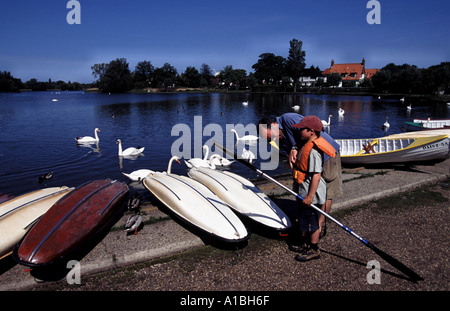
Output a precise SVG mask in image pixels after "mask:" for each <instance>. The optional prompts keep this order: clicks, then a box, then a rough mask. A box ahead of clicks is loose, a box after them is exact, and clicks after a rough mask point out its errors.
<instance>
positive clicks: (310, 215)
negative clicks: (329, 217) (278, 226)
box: [298, 204, 319, 232]
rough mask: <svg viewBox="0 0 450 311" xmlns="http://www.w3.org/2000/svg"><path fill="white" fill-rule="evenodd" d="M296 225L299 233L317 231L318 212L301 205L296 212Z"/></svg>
mask: <svg viewBox="0 0 450 311" xmlns="http://www.w3.org/2000/svg"><path fill="white" fill-rule="evenodd" d="M298 225H299V230H300V231H304V232H314V231H316V230H317V229H319V212H317V211H316V210H315V209H313V208H312V207H308V206H306V205H304V204H301V206H300V208H299V210H298Z"/></svg>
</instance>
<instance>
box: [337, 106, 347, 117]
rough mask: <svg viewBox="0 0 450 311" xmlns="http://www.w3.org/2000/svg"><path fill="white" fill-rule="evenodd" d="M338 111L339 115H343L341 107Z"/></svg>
mask: <svg viewBox="0 0 450 311" xmlns="http://www.w3.org/2000/svg"><path fill="white" fill-rule="evenodd" d="M338 113H339V115H340V116H343V115H344V113H345V110H344V109H342V108H339V111H338Z"/></svg>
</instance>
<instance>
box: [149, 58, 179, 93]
mask: <svg viewBox="0 0 450 311" xmlns="http://www.w3.org/2000/svg"><path fill="white" fill-rule="evenodd" d="M177 74H178V72H177V69H176V68H175V67H173V66H171V65H170V64H169V63H165V64H164V65H163V66H162V67H160V68H156V69H155V73H154V79H153V81H154V84H155V85H156V86H157V87H163V88H165V90H166V91H167V90H168V89H169V88H170V87H175V82H176V80H177Z"/></svg>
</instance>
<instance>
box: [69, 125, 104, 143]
mask: <svg viewBox="0 0 450 311" xmlns="http://www.w3.org/2000/svg"><path fill="white" fill-rule="evenodd" d="M97 132H101V131H100V129H98V128H95V130H94V135H95V138H94V137H91V136H83V137H76V138H75V140H76V141H77V143H78V144H87V143H92V144H95V143H98V141H99V139H98V135H97Z"/></svg>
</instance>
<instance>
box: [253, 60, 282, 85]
mask: <svg viewBox="0 0 450 311" xmlns="http://www.w3.org/2000/svg"><path fill="white" fill-rule="evenodd" d="M285 64H286V59H285V58H284V57H282V56H275V54H273V53H263V54H261V55H259V59H258V62H257V63H256V64H254V65H253V66H252V68H253V69H254V70H255V78H256V79H257V80H258V82H259V83H261V84H271V85H279V84H280V82H281V79H282V77H283V75H284V72H285Z"/></svg>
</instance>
